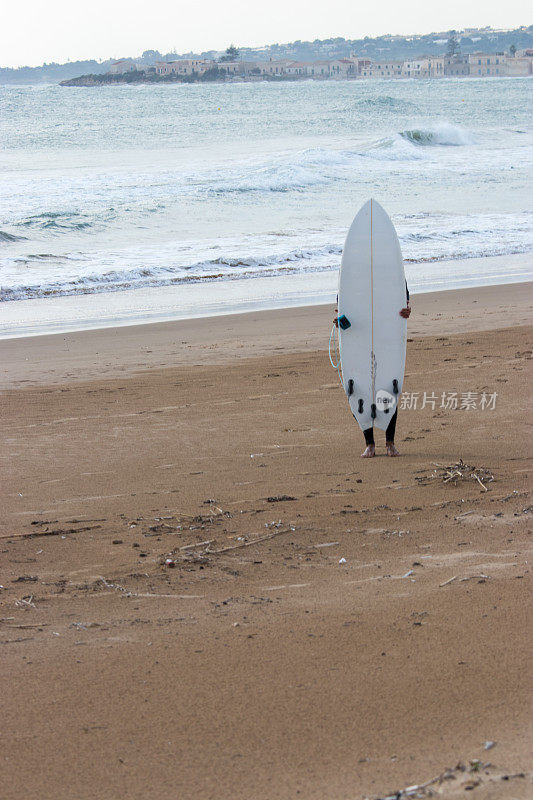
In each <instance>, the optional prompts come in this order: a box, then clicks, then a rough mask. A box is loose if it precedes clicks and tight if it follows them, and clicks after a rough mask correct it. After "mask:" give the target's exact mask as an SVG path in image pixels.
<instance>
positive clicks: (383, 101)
mask: <svg viewBox="0 0 533 800" xmlns="http://www.w3.org/2000/svg"><path fill="white" fill-rule="evenodd" d="M356 106H357V107H358V108H364V109H372V108H378V109H386V110H388V111H400V112H404V111H408V110H411V111H413V110H414V109H416V108H417V106H416V105H415V103H412V102H411V101H410V100H402V99H399V98H397V97H392V96H391V95H378V96H377V97H365V98H363V99H362V100H358V101H357V103H356Z"/></svg>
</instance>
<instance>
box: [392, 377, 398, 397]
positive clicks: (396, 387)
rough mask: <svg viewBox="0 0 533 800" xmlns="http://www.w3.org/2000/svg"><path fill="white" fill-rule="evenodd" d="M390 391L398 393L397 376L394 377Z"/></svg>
mask: <svg viewBox="0 0 533 800" xmlns="http://www.w3.org/2000/svg"><path fill="white" fill-rule="evenodd" d="M392 391H393V392H394V394H398V379H397V378H394V380H393V382H392Z"/></svg>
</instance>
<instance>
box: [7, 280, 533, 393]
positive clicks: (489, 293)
mask: <svg viewBox="0 0 533 800" xmlns="http://www.w3.org/2000/svg"><path fill="white" fill-rule="evenodd" d="M411 306H412V309H413V313H412V316H411V319H410V322H409V327H408V336H409V338H410V339H411V340H413V341H416V340H418V339H420V338H421V337H425V336H445V335H447V334H448V333H449V331H450V330H454V331H455V332H456V333H459V332H471V331H484V330H494V329H495V328H499V327H502V328H506V327H520V328H521V327H523V326H526V325H528V324H530V322H531V309H532V306H533V281H532V282H529V283H520V284H502V285H499V286H485V287H475V288H470V289H461V290H448V291H443V292H427V293H424V294H419V295H414V296H413V297H412V300H411ZM333 308H334V306H333V303H331V302H329V303H321V304H320V305H311V306H300V305H298V306H294V307H292V308H278V309H268V310H259V311H250V312H247V313H237V314H221V315H218V316H211V317H196V318H188V319H174V320H164V321H159V322H150V323H145V324H137V325H123V326H120V325H119V326H108V327H100V328H96V327H95V328H91V329H88V330H76V331H71V332H68V333H67V332H61V333H48V334H39V335H35V336H24V337H23V336H18V337H11V338H4V339H1V340H0V351H1V353H2V369H1V370H0V389H2V388H3V389H5V388H7V387H16V386H19V385H22V384H27V385H40V384H43V383H50V384H52V383H53V384H57V383H62V382H64V381H67V382H68V381H84V380H94V379H96V378H98V377H100V378H102V379H103V378H116V377H119V376H121V375H122V376H127V375H132V374H135V373H137V372H150V371H151V370H154V369H165V368H171V367H172V368H174V367H178V366H181V367H193V366H197V367H200V366H205V365H212V366H214V367H219V366H220V365H221V364H231V363H233V362H234V361H242V360H243V359H244V360H245V359H247V358H263V357H266V356H272V355H274V354H276V353H300V352H317V351H327V347H328V339H329V335H330V331H331V326H332V318H333ZM326 358H327V355H326ZM331 378H332V381H333V380H336V374H335V373H334V372H333V370H332V375H331Z"/></svg>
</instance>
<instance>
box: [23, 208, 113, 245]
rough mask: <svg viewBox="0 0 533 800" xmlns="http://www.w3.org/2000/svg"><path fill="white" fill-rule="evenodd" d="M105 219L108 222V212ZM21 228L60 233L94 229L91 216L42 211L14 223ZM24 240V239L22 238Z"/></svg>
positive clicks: (93, 221) (81, 213)
mask: <svg viewBox="0 0 533 800" xmlns="http://www.w3.org/2000/svg"><path fill="white" fill-rule="evenodd" d="M105 218H106V220H107V221H110V219H111V217H110V210H109V209H107V210H106V212H105ZM14 224H15V225H17V226H19V227H21V228H34V229H37V230H41V231H49V232H51V233H53V232H61V231H64V230H68V231H84V230H89V229H92V228H94V225H95V219H94V216H93V215H89V214H87V213H85V212H79V211H43V212H42V213H41V214H32V215H30V216H28V217H25V218H24V219H21V220H18V221H17V222H15V223H14ZM22 238H26V237H22Z"/></svg>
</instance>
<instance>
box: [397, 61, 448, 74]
mask: <svg viewBox="0 0 533 800" xmlns="http://www.w3.org/2000/svg"><path fill="white" fill-rule="evenodd" d="M402 76H403V77H404V78H442V77H443V76H444V58H438V57H437V58H434V57H427V58H416V59H408V60H407V61H404V62H403V67H402Z"/></svg>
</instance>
